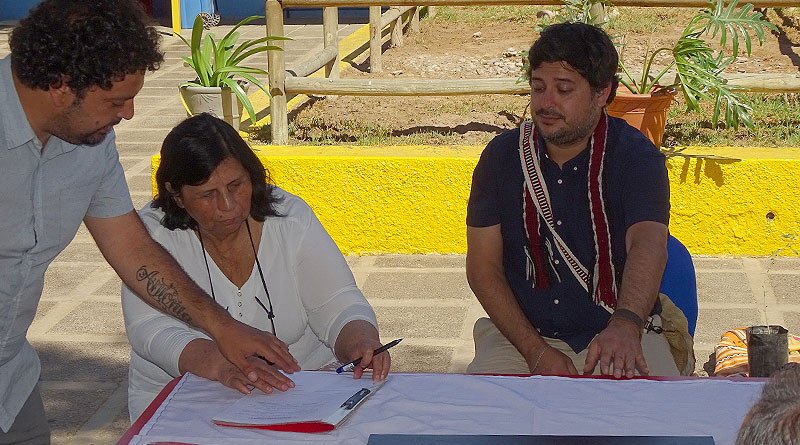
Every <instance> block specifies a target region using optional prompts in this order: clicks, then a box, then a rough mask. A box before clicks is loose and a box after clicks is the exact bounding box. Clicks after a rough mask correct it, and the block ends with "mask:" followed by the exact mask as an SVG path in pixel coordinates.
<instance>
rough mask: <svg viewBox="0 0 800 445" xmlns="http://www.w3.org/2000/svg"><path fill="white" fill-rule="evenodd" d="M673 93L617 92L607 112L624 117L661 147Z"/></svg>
mask: <svg viewBox="0 0 800 445" xmlns="http://www.w3.org/2000/svg"><path fill="white" fill-rule="evenodd" d="M673 98H674V94H656V95H652V94H631V93H628V92H624V93H623V92H619V91H618V92H617V95H616V97H615V98H614V101H613V102H611V104H609V105H608V107H607V110H608V114H610V115H611V116H614V117H619V118H622V119H625V121H626V122H627V123H628V124H630V125H631V126H632V127H634V128H637V129H638V130H639V131H641V132H642V133H644V135H645V136H647V138H648V139H650V140H651V141H652V142H653V144H655V146H656V147H661V138H663V137H664V128H665V127H666V125H667V113H668V112H669V106H670V104H671V103H672V100H673Z"/></svg>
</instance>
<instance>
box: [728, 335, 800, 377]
mask: <svg viewBox="0 0 800 445" xmlns="http://www.w3.org/2000/svg"><path fill="white" fill-rule="evenodd" d="M745 329H747V328H738V329H731V330H730V331H728V332H726V333H724V334H722V337H721V338H720V341H719V343H717V345H716V346H715V347H714V353H715V357H716V363H715V365H714V374H715V375H721V376H726V375H732V374H745V375H746V374H747V372H748V368H747V334H746V333H745ZM798 360H800V337H798V336H796V335H792V334H789V361H798Z"/></svg>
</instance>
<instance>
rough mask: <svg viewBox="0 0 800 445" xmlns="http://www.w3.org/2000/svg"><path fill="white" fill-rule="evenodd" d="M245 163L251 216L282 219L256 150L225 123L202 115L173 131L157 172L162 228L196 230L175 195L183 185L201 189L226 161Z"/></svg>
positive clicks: (157, 206)
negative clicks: (197, 186) (254, 151)
mask: <svg viewBox="0 0 800 445" xmlns="http://www.w3.org/2000/svg"><path fill="white" fill-rule="evenodd" d="M228 158H233V159H236V160H238V161H239V162H241V163H242V166H243V167H244V168H245V170H247V172H248V173H249V175H250V182H251V183H252V186H253V197H252V198H251V206H250V216H252V217H253V219H255V220H256V221H264V219H266V217H268V216H280V215H279V214H278V212H277V211H276V210H275V207H274V205H275V204H276V203H277V202H279V201H280V198H279V197H277V196H275V195H274V194H273V186H272V185H271V184H270V183H269V174H268V173H267V171H266V169H265V168H264V165H262V164H261V161H259V160H258V157H257V156H256V155H255V153H253V150H251V149H250V147H249V146H248V145H247V143H246V142H245V141H244V140H243V139H242V137H241V136H239V132H237V131H236V130H234V129H233V127H231V126H230V124H228V123H226V122H225V121H223V120H221V119H218V118H216V117H213V116H211V115H210V114H207V113H203V114H198V115H197V116H193V117H190V118H189V119H186V120H184V121H183V122H181V123H180V124H178V126H177V127H175V128H173V129H172V131H170V132H169V134H168V135H167V137H166V138H165V139H164V143H163V144H162V145H161V163H160V164H159V166H158V170H157V171H156V185H157V187H158V195H157V196H156V199H155V200H154V201H153V204H152V207H155V208H158V209H161V210H163V211H164V217H163V218H162V219H161V224H162V225H163V226H164V227H166V228H167V229H170V230H176V229H181V230H184V229H195V228H197V221H195V220H194V219H193V218H192V217H191V216H189V214H188V213H186V210H184V209H183V208H181V207H179V206H178V204H177V203H176V202H175V199H174V196H173V194H172V193H171V192H170V191H169V190H167V183H169V184H170V186H171V187H172V190H174V191H175V192H178V193H179V192H180V190H181V188H183V186H184V185H201V184H203V183H205V182H206V181H208V178H209V177H211V174H212V173H213V172H214V170H216V168H217V167H218V166H219V164H221V163H222V161H224V160H225V159H228Z"/></svg>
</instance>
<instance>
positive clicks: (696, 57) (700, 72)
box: [620, 0, 777, 129]
mask: <svg viewBox="0 0 800 445" xmlns="http://www.w3.org/2000/svg"><path fill="white" fill-rule="evenodd" d="M737 3H738V0H731V1H730V3H729V4H728V6H727V7H726V6H725V4H724V0H711V9H705V10H702V11H700V12H699V13H698V14H697V15H695V16H694V17H693V18H692V20H691V21H690V22H689V23H688V24H687V25H686V28H684V30H683V33H682V35H681V37H680V38H679V39H678V41H677V42H675V45H674V46H673V47H672V48H670V47H662V48H658V49H656V50H655V51H653V52H652V53H651V52H650V51H649V49H648V50H647V51H646V52H645V60H644V66H643V69H642V76H641V78H639V79H638V80H637V79H635V78H634V77H633V76H632V75H631V74H630V73H629V72H628V70H627V69H626V68H625V66H624V65H623V64H622V60H621V59H620V69H621V70H622V72H623V73H624V76H622V79H620V82H621V83H622V84H623V85H625V86H626V87H627V88H628V90H630V92H631V93H634V94H646V93H658V92H659V91H661V90H664V89H670V88H679V89H681V90H682V91H683V96H684V97H685V98H686V105H687V108H688V109H689V110H692V111H699V110H700V105H699V102H700V101H701V100H709V101H713V103H714V113H713V116H712V121H713V124H714V126H716V125H717V124H718V123H719V120H720V115H721V114H723V109H724V119H725V126H726V127H734V128H738V126H739V124H740V123H742V124H744V125H745V126H746V127H747V128H750V129H752V128H753V121H752V119H751V118H750V112H751V111H752V108H751V107H750V106H749V105H747V104H746V103H745V102H744V101H743V100H742V96H741V94H740V93H741V92H742V91H743V90H745V89H744V88H742V87H737V86H734V85H729V84H728V83H727V81H726V80H725V79H723V78H722V77H721V73H722V72H723V71H724V70H725V68H726V67H727V66H728V65H730V64H731V62H733V61H734V60H736V58H737V57H738V55H739V38H740V36H741V38H742V39H743V40H744V43H745V47H746V48H747V55H748V56H749V55H750V50H751V46H752V38H751V36H750V34H751V32H752V34H754V35H755V36H756V37H757V38H758V42H759V44H763V43H764V38H765V28H769V29H772V30H777V28H776V27H775V25H773V24H772V23H769V22H767V21H765V20H763V15H762V14H761V13H760V12H756V11H753V5H752V4H750V3H747V4H745V5H744V6H742V7H738V5H737ZM718 34H719V45H720V47H721V49H720V50H719V51H715V50H714V49H712V48H711V47H710V46H709V45H708V43H707V42H706V41H705V40H704V38H705V37H706V36H709V35H710V37H711V38H712V39H713V38H716V37H717V35H718ZM728 34H730V40H729V39H728ZM729 41H730V43H731V45H730V46H731V48H730V50H729V49H728V43H729ZM660 53H667V54H670V55H671V56H672V61H671V62H670V63H669V65H668V66H667V67H666V68H664V69H662V70H661V71H660V72H658V74H656V75H652V73H651V70H653V60H654V59H655V58H656V56H657V55H658V54H660ZM673 67H674V68H675V70H676V71H677V75H676V78H675V80H674V81H673V82H672V83H671V84H668V85H661V79H662V78H663V77H664V75H665V74H666V73H667V72H668V71H669V70H670V69H672V68H673Z"/></svg>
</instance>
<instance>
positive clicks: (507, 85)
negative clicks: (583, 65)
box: [286, 74, 800, 96]
mask: <svg viewBox="0 0 800 445" xmlns="http://www.w3.org/2000/svg"><path fill="white" fill-rule="evenodd" d="M724 77H725V78H727V79H729V83H730V84H731V85H738V86H742V87H747V88H749V89H750V90H751V91H753V92H767V93H791V92H800V75H796V74H784V75H775V74H766V75H759V74H729V75H725V76H724ZM623 88H624V87H623ZM286 92H287V93H292V94H300V93H302V94H318V95H324V94H338V95H349V96H459V95H469V94H528V93H530V86H529V85H528V84H527V83H525V82H519V83H517V80H516V78H511V77H507V78H494V79H448V80H442V79H397V78H395V79H338V80H334V79H318V78H315V79H312V78H288V79H286Z"/></svg>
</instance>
